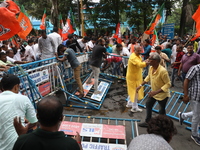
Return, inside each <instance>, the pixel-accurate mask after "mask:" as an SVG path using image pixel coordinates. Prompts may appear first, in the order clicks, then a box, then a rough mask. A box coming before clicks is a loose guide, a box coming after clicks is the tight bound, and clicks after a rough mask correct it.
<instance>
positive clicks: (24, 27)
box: [20, 19, 28, 31]
mask: <svg viewBox="0 0 200 150" xmlns="http://www.w3.org/2000/svg"><path fill="white" fill-rule="evenodd" d="M25 24H26V21H25V20H24V19H22V21H21V22H20V26H21V27H22V29H23V30H24V31H26V29H27V28H28V26H25Z"/></svg>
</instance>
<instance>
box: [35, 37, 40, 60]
mask: <svg viewBox="0 0 200 150" xmlns="http://www.w3.org/2000/svg"><path fill="white" fill-rule="evenodd" d="M33 50H34V52H35V60H36V61H37V60H40V57H41V52H40V50H39V47H38V38H37V39H35V40H34V45H33Z"/></svg>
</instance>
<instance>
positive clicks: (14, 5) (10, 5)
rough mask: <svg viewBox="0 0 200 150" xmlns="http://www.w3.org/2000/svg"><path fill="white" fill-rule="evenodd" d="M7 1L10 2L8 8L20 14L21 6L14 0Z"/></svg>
mask: <svg viewBox="0 0 200 150" xmlns="http://www.w3.org/2000/svg"><path fill="white" fill-rule="evenodd" d="M6 3H7V4H8V6H7V8H8V10H10V11H12V12H13V13H15V14H18V13H19V12H20V8H19V6H18V5H17V4H16V3H15V2H13V1H12V0H7V1H6Z"/></svg>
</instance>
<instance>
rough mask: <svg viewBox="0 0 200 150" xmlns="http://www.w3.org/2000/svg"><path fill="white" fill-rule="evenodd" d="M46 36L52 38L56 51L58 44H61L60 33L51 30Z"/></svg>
mask: <svg viewBox="0 0 200 150" xmlns="http://www.w3.org/2000/svg"><path fill="white" fill-rule="evenodd" d="M48 36H49V37H51V38H52V40H53V42H54V44H55V52H57V48H58V46H59V45H60V44H62V39H61V36H60V34H58V33H56V32H53V33H50V34H49V35H48Z"/></svg>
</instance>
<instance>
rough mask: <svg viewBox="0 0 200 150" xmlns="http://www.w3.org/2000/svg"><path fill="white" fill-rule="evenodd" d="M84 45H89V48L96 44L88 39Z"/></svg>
mask: <svg viewBox="0 0 200 150" xmlns="http://www.w3.org/2000/svg"><path fill="white" fill-rule="evenodd" d="M86 45H87V46H89V47H90V49H93V48H94V46H95V45H96V44H93V43H92V41H89V42H87V43H86Z"/></svg>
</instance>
